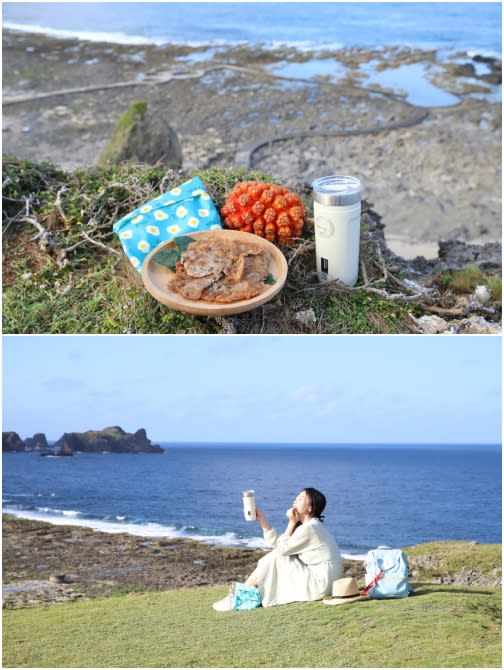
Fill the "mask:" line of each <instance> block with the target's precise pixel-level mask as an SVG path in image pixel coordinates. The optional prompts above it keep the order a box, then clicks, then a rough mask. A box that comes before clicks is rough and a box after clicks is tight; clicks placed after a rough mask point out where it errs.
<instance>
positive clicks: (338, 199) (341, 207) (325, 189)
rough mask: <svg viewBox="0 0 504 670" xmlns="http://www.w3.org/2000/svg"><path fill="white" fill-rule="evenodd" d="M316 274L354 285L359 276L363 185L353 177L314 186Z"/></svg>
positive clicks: (329, 179)
mask: <svg viewBox="0 0 504 670" xmlns="http://www.w3.org/2000/svg"><path fill="white" fill-rule="evenodd" d="M312 188H313V201H314V202H313V218H314V222H315V255H316V259H317V273H318V274H319V277H320V279H321V280H322V281H327V280H329V279H339V280H340V281H341V282H343V283H344V284H347V285H348V286H355V284H356V282H357V277H358V275H359V241H360V216H361V197H362V184H361V182H360V180H359V179H357V178H356V177H347V176H340V175H331V176H328V177H320V179H316V180H315V181H314V182H313V184H312Z"/></svg>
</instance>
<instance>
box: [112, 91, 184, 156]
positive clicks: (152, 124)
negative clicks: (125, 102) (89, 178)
mask: <svg viewBox="0 0 504 670" xmlns="http://www.w3.org/2000/svg"><path fill="white" fill-rule="evenodd" d="M130 160H136V161H137V162H139V163H148V164H150V165H155V164H162V165H166V167H171V168H179V167H181V166H182V150H181V148H180V143H179V140H178V136H177V133H176V132H175V131H174V130H173V128H172V127H171V126H170V125H169V123H168V122H167V121H166V119H165V118H164V117H163V116H162V113H160V112H159V111H158V112H154V111H151V110H149V108H148V106H147V103H146V102H144V101H143V100H140V101H136V102H133V103H132V104H131V105H130V106H129V108H128V110H127V111H126V112H125V113H124V114H123V115H122V116H121V118H120V119H119V121H118V122H117V125H116V128H115V130H114V133H113V135H112V139H111V140H110V142H109V143H108V144H106V145H105V148H104V149H103V152H102V154H101V156H100V158H99V163H100V164H101V165H106V164H109V163H122V162H124V161H130Z"/></svg>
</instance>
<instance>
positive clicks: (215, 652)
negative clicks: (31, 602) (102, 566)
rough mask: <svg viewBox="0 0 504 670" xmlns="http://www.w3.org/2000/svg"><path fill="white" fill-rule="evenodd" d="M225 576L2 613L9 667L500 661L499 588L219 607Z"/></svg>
mask: <svg viewBox="0 0 504 670" xmlns="http://www.w3.org/2000/svg"><path fill="white" fill-rule="evenodd" d="M222 595H223V589H222V588H218V587H213V588H201V589H192V590H181V591H168V592H164V593H156V594H151V593H150V594H142V595H137V594H134V595H128V596H117V597H110V598H99V599H95V600H91V601H80V602H76V603H67V604H63V605H54V606H51V607H38V608H33V609H24V610H12V611H10V610H8V611H5V613H4V644H3V654H4V657H3V663H4V666H5V667H14V666H15V667H500V666H501V641H500V612H501V608H500V605H501V596H500V590H499V589H495V588H487V587H485V588H477V587H473V588H469V587H461V586H457V587H454V586H437V585H432V584H429V585H427V584H419V585H416V589H415V593H414V595H412V596H410V597H409V598H406V599H402V600H388V601H378V600H369V601H365V602H357V603H352V604H350V605H343V606H335V607H327V606H325V605H323V604H322V603H321V602H314V603H293V604H291V605H285V606H281V607H272V608H267V609H263V608H260V609H257V610H254V611H251V612H226V613H218V612H215V611H214V610H213V609H212V603H213V602H214V601H215V600H217V599H219V598H220V597H222Z"/></svg>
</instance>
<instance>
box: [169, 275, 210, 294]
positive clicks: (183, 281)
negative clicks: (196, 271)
mask: <svg viewBox="0 0 504 670" xmlns="http://www.w3.org/2000/svg"><path fill="white" fill-rule="evenodd" d="M214 281H215V279H214V278H213V277H211V276H210V277H189V276H188V275H183V274H180V275H174V277H173V279H172V280H171V282H170V289H171V290H172V291H174V292H175V293H179V294H180V295H181V296H182V297H184V298H187V300H200V299H201V294H202V293H203V291H204V290H205V289H206V288H208V287H209V286H211V285H212V284H213V283H214Z"/></svg>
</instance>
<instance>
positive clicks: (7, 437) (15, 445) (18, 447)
mask: <svg viewBox="0 0 504 670" xmlns="http://www.w3.org/2000/svg"><path fill="white" fill-rule="evenodd" d="M2 451H25V443H24V441H23V440H22V439H21V438H20V437H19V435H18V434H17V433H15V432H14V431H7V432H5V433H2Z"/></svg>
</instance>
